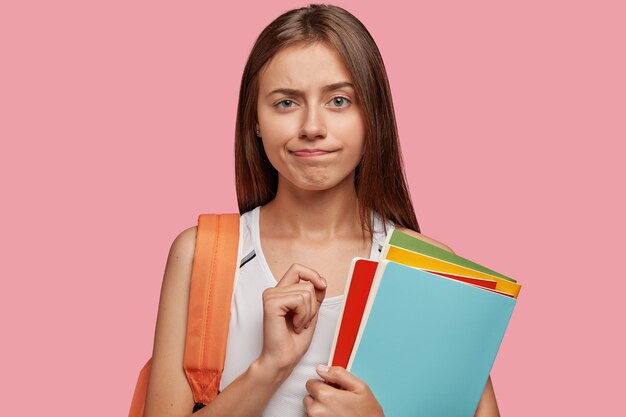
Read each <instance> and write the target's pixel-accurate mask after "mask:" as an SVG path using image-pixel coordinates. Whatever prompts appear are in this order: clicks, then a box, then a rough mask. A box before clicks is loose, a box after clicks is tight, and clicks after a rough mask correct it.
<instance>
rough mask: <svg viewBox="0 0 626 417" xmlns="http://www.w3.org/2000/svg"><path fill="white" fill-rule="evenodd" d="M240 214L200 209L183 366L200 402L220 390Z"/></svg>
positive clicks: (206, 401)
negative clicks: (205, 212) (216, 212)
mask: <svg viewBox="0 0 626 417" xmlns="http://www.w3.org/2000/svg"><path fill="white" fill-rule="evenodd" d="M238 246H239V214H201V215H200V216H199V217H198V232H197V234H196V248H195V252H194V256H193V269H192V272H191V286H190V291H189V310H188V315H187V317H188V318H187V339H186V342H185V359H184V368H185V374H186V375H187V380H188V381H189V385H190V386H191V390H192V391H193V399H194V401H195V403H196V407H194V411H195V410H197V409H199V408H202V406H203V405H206V404H208V403H210V402H211V401H212V400H213V399H214V398H215V396H216V395H217V393H218V389H219V386H220V379H221V377H222V371H223V370H224V360H225V358H226V340H227V339H228V324H229V322H230V304H231V298H232V293H233V283H234V277H235V272H236V270H237V254H238Z"/></svg>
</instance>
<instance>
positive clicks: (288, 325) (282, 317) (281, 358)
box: [259, 264, 327, 374]
mask: <svg viewBox="0 0 626 417" xmlns="http://www.w3.org/2000/svg"><path fill="white" fill-rule="evenodd" d="M326 287H327V283H326V280H324V279H323V278H322V277H321V276H320V275H319V274H318V273H317V272H315V271H314V270H312V269H310V268H307V267H305V266H302V265H298V264H293V265H291V267H290V268H289V269H288V270H287V272H285V275H283V277H282V278H281V279H280V281H279V282H278V284H277V285H276V286H275V287H274V288H268V289H266V290H265V291H264V292H263V350H262V352H261V356H260V357H259V363H261V364H263V365H264V366H265V367H266V369H271V370H272V371H273V372H279V373H285V372H287V374H288V373H291V370H292V369H293V367H295V365H296V364H297V363H298V361H299V360H300V358H302V356H303V355H304V354H305V353H306V351H307V349H308V348H309V345H310V344H311V339H312V338H313V333H314V331H315V326H316V324H317V318H318V314H317V313H318V311H319V308H320V305H321V303H322V301H323V300H324V296H325V295H326Z"/></svg>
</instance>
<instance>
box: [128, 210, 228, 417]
mask: <svg viewBox="0 0 626 417" xmlns="http://www.w3.org/2000/svg"><path fill="white" fill-rule="evenodd" d="M238 245H239V214H201V215H200V216H199V217H198V232H197V234H196V248H195V251H194V255H193V267H192V272H191V285H190V291H189V309H188V313H187V337H186V341H185V358H184V361H183V367H184V369H185V375H187V380H188V381H189V385H190V387H191V390H192V392H193V399H194V402H195V403H196V404H195V406H194V408H193V411H194V412H196V411H197V410H199V409H200V408H202V407H204V406H205V405H206V404H208V403H210V402H211V401H213V399H214V398H215V397H216V395H217V394H218V389H219V386H220V379H221V377H222V371H223V370H224V359H225V358H226V340H227V338H228V323H229V321H230V302H231V297H232V293H233V281H234V277H235V272H236V266H237V251H238ZM208 335H210V336H211V337H208ZM151 364H152V358H150V359H148V362H147V363H146V364H145V365H144V367H143V368H142V369H141V372H140V373H139V378H138V379H137V385H136V386H135V393H134V395H133V400H132V403H131V406H130V413H129V417H143V411H144V404H145V401H146V389H147V385H148V378H149V376H150V369H151Z"/></svg>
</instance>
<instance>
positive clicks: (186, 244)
mask: <svg viewBox="0 0 626 417" xmlns="http://www.w3.org/2000/svg"><path fill="white" fill-rule="evenodd" d="M197 233H198V226H192V227H189V228H187V229H185V230H183V231H182V232H180V233H179V234H178V236H176V238H175V239H174V241H173V242H172V246H171V247H170V253H169V255H168V257H167V263H168V266H169V264H170V262H171V263H179V262H185V261H189V260H193V253H194V251H195V249H196V234H197Z"/></svg>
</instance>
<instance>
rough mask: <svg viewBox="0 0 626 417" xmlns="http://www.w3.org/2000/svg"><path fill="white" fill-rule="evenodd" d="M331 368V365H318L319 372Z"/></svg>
mask: <svg viewBox="0 0 626 417" xmlns="http://www.w3.org/2000/svg"><path fill="white" fill-rule="evenodd" d="M329 369H330V367H329V366H326V365H317V371H318V372H323V373H326V372H328V370H329Z"/></svg>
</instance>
